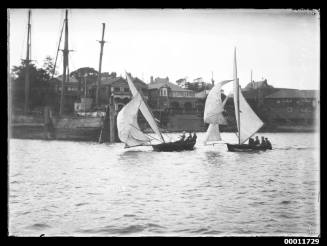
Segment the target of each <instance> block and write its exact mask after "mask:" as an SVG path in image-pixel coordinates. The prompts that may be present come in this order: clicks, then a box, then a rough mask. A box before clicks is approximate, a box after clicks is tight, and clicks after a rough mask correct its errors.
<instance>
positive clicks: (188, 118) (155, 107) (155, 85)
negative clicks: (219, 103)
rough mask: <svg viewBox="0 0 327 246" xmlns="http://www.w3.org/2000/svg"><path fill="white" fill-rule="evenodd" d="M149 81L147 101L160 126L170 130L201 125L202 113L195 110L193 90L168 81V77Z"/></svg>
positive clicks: (195, 102)
mask: <svg viewBox="0 0 327 246" xmlns="http://www.w3.org/2000/svg"><path fill="white" fill-rule="evenodd" d="M150 81H151V82H150V84H149V86H148V90H149V101H148V103H149V106H150V107H151V109H152V111H153V113H154V115H155V116H156V117H157V118H158V119H159V120H160V125H161V126H162V127H167V128H169V129H172V130H192V129H193V130H194V129H200V128H201V127H202V115H200V114H199V113H198V111H197V108H196V106H197V98H196V97H195V92H194V91H192V90H187V89H183V88H181V87H180V86H178V85H176V84H174V83H171V82H169V78H168V77H167V78H156V79H154V80H153V79H151V80H150Z"/></svg>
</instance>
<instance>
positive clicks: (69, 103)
mask: <svg viewBox="0 0 327 246" xmlns="http://www.w3.org/2000/svg"><path fill="white" fill-rule="evenodd" d="M62 80H63V76H62V75H59V76H57V77H55V78H53V79H51V80H50V81H49V84H50V86H51V88H52V91H53V92H54V93H55V97H56V98H55V99H54V101H55V105H56V107H57V108H59V103H60V97H61V87H62ZM84 88H85V87H83V86H81V83H80V81H79V80H78V79H76V78H75V77H74V76H69V77H68V78H67V81H65V84H64V96H65V100H64V109H65V111H66V112H73V111H74V103H75V102H77V101H79V100H80V96H81V94H83V93H84Z"/></svg>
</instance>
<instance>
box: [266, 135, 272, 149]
mask: <svg viewBox="0 0 327 246" xmlns="http://www.w3.org/2000/svg"><path fill="white" fill-rule="evenodd" d="M265 141H266V146H267V149H272V145H271V142H270V141H269V140H268V138H265Z"/></svg>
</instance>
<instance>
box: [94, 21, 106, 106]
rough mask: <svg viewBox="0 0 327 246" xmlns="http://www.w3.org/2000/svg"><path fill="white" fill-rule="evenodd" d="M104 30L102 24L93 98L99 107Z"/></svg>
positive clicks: (103, 24)
mask: <svg viewBox="0 0 327 246" xmlns="http://www.w3.org/2000/svg"><path fill="white" fill-rule="evenodd" d="M105 28H106V24H105V23H102V39H101V41H99V43H100V60H99V73H98V81H97V89H96V96H95V103H96V105H97V106H99V93H100V83H101V67H102V55H103V45H104V43H105V41H104V40H103V38H104V30H105Z"/></svg>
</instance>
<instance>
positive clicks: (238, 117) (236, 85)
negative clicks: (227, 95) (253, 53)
mask: <svg viewBox="0 0 327 246" xmlns="http://www.w3.org/2000/svg"><path fill="white" fill-rule="evenodd" d="M234 80H235V90H236V91H234V93H235V92H236V97H235V99H236V102H235V103H236V105H237V112H235V113H236V117H237V119H238V124H237V126H238V129H237V130H238V144H241V117H240V87H239V82H238V78H237V63H236V47H235V49H234Z"/></svg>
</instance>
